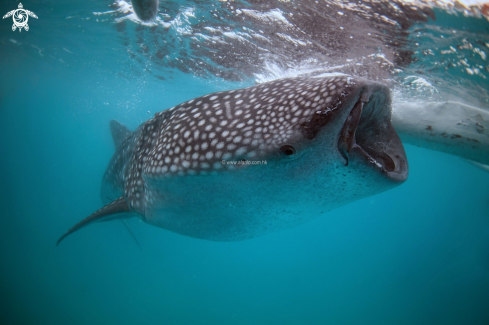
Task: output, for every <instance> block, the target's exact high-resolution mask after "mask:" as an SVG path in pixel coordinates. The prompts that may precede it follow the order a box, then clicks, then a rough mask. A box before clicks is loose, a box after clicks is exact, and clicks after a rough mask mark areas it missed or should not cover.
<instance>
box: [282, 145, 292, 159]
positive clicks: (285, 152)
mask: <svg viewBox="0 0 489 325" xmlns="http://www.w3.org/2000/svg"><path fill="white" fill-rule="evenodd" d="M280 153H281V154H282V156H284V157H291V156H293V155H295V148H294V147H292V146H289V145H288V144H286V145H284V146H281V147H280Z"/></svg>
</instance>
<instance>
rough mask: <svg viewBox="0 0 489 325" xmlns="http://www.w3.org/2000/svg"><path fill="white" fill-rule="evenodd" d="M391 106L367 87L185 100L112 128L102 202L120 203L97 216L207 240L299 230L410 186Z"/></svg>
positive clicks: (282, 86)
mask: <svg viewBox="0 0 489 325" xmlns="http://www.w3.org/2000/svg"><path fill="white" fill-rule="evenodd" d="M390 103H391V98H390V92H389V89H388V88H387V87H386V86H385V85H382V84H380V83H377V82H373V81H369V80H364V79H359V78H353V77H349V76H333V77H317V78H288V79H280V80H274V81H271V82H268V83H264V84H260V85H257V86H253V87H249V88H245V89H239V90H231V91H224V92H219V93H214V94H210V95H206V96H203V97H199V98H196V99H193V100H190V101H187V102H185V103H182V104H180V105H177V106H175V107H173V108H171V109H168V110H165V111H162V112H160V113H157V114H156V115H155V116H154V118H152V119H150V120H149V121H147V122H145V123H144V124H143V125H141V126H140V127H139V128H138V129H137V130H136V131H134V132H133V133H130V132H129V131H128V130H126V131H124V127H122V126H119V127H118V124H117V123H115V122H114V123H115V124H114V123H113V124H112V125H111V128H112V132H113V135H114V140H115V143H116V146H117V150H116V153H115V154H114V156H113V158H112V160H111V162H110V164H109V166H108V168H107V171H106V173H105V175H104V179H103V186H102V197H103V198H106V197H118V196H121V198H120V199H118V200H117V201H116V203H117V204H115V203H111V204H109V205H108V208H109V212H103V210H104V209H102V212H100V211H98V212H97V213H98V214H101V215H103V216H102V217H100V218H107V216H110V215H112V214H114V213H115V212H114V211H117V208H114V206H118V205H119V206H120V211H119V212H124V213H132V214H134V215H137V216H139V217H140V218H141V219H142V220H143V221H145V222H147V223H149V224H152V225H155V226H159V227H162V228H165V229H168V230H171V231H174V232H177V233H181V234H184V235H188V236H192V237H197V238H202V239H209V240H225V241H226V240H240V239H246V238H251V237H256V236H259V235H263V234H266V233H269V232H271V231H275V230H279V229H283V228H288V227H293V226H295V225H297V224H299V223H302V222H304V221H306V220H308V219H311V218H314V217H316V216H318V215H321V214H322V213H323V212H326V211H329V210H331V209H333V208H336V207H339V206H341V205H344V204H347V203H349V202H352V201H355V200H358V199H360V198H362V197H366V196H370V195H373V194H376V193H380V192H382V191H385V190H387V189H389V188H392V187H394V186H396V185H398V184H400V183H401V182H402V181H404V180H406V179H407V176H408V163H407V158H406V155H405V152H404V148H403V146H402V143H401V141H400V140H399V137H398V136H397V134H396V132H395V130H394V129H393V127H392V125H391V122H390V120H391V106H390ZM121 130H122V131H121ZM116 138H117V139H118V140H116ZM120 138H124V139H123V140H121V139H120ZM114 209H115V210H114ZM97 213H96V215H97ZM89 218H91V219H90V220H91V221H90V222H92V221H93V220H97V217H94V216H93V215H92V216H91V217H89ZM83 225H84V224H83ZM83 225H82V226H83ZM75 227H76V226H75ZM77 229H79V228H77ZM75 230H76V229H75ZM69 233H70V232H69ZM63 238H64V237H63Z"/></svg>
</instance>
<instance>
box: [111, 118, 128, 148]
mask: <svg viewBox="0 0 489 325" xmlns="http://www.w3.org/2000/svg"><path fill="white" fill-rule="evenodd" d="M109 125H110V133H112V139H113V140H114V146H115V148H116V149H117V148H118V147H119V145H120V144H121V142H122V141H124V140H125V139H126V138H127V137H128V136H129V135H131V131H130V130H129V129H128V128H127V127H125V126H124V125H122V124H121V123H119V122H117V121H116V120H111V121H110V123H109Z"/></svg>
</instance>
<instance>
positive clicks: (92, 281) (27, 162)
mask: <svg viewBox="0 0 489 325" xmlns="http://www.w3.org/2000/svg"><path fill="white" fill-rule="evenodd" d="M444 3H448V4H447V5H444V6H443V7H442V6H440V5H439V4H437V3H433V4H430V3H429V2H425V3H421V2H420V3H417V2H409V3H406V2H387V1H380V2H378V1H309V0H304V1H299V0H297V1H258V0H256V1H191V0H188V1H160V3H159V12H158V16H157V19H156V20H155V21H154V22H152V23H141V22H140V21H138V19H137V17H136V16H135V14H134V13H133V12H132V7H131V5H130V2H125V1H122V0H120V1H116V2H111V1H104V0H101V1H69V2H56V1H53V0H43V1H33V0H32V1H26V2H22V4H23V8H24V9H27V10H30V11H32V12H34V13H35V14H36V15H37V17H38V18H37V19H36V18H33V17H29V19H28V24H29V30H28V31H26V30H22V31H21V32H19V31H18V30H16V31H12V23H13V21H12V17H10V18H5V19H2V20H0V71H1V76H0V211H1V212H0V324H36V325H40V324H49V325H57V324H73V325H79V324H91V325H94V324H118V325H122V324H148V325H149V324H199V325H200V324H237V325H238V324H284V325H285V324H290V325H295V324H376V325H380V324H406V325H407V324H481V325H482V324H489V173H488V172H487V171H485V170H483V169H481V168H478V167H476V166H474V165H473V164H470V163H469V162H467V161H466V160H463V159H461V158H459V157H455V156H452V155H448V154H445V153H441V152H437V151H432V150H428V149H425V148H418V147H414V146H411V145H409V144H405V150H406V154H407V157H408V159H409V167H410V171H409V178H408V180H407V181H406V182H405V183H403V184H402V185H400V186H398V187H396V188H394V189H392V190H389V191H387V192H384V193H381V194H378V195H375V196H371V197H368V198H365V199H362V200H358V201H356V202H354V203H351V204H349V205H347V206H344V207H341V208H339V209H336V210H333V211H331V212H328V213H327V214H325V215H324V216H323V217H321V218H318V219H314V220H312V221H310V222H308V223H306V224H304V225H301V226H299V227H296V228H293V229H290V230H285V231H280V232H276V233H273V234H269V235H266V236H263V237H259V238H254V239H250V240H244V241H237V242H213V241H206V240H200V239H194V238H190V237H186V236H182V235H179V234H175V233H173V232H170V231H167V230H164V229H161V228H157V227H153V226H150V225H147V224H145V223H144V222H141V221H139V219H138V218H132V219H128V220H127V226H128V227H127V228H126V226H125V225H124V224H123V223H122V222H120V221H119V220H114V221H111V222H103V223H97V224H94V225H90V226H89V227H87V228H84V229H82V230H80V231H79V232H76V233H75V234H73V235H71V236H70V237H69V238H67V239H66V240H64V241H63V243H61V244H60V245H59V246H58V247H56V241H57V240H58V238H59V237H60V236H61V235H62V234H63V233H65V232H66V230H67V229H68V228H69V227H71V226H73V225H74V224H75V223H77V222H78V221H80V220H81V219H82V218H84V217H86V216H88V215H90V214H91V213H92V212H94V211H96V210H97V209H99V208H101V207H102V202H101V198H100V185H101V180H102V176H103V174H104V171H105V168H106V167H107V164H108V162H109V160H110V159H111V157H112V155H113V153H114V144H113V141H112V137H111V134H110V129H109V121H110V120H112V119H115V120H117V121H119V122H121V123H122V124H124V125H126V126H128V127H129V128H130V129H131V130H134V129H135V128H136V127H137V126H138V125H140V124H141V123H143V122H144V121H146V120H148V119H150V118H151V117H153V116H154V114H155V113H157V112H160V111H162V110H165V109H168V108H170V107H172V106H175V105H177V104H179V103H182V102H184V101H187V100H190V99H192V98H195V97H198V96H202V95H205V94H208V93H212V92H216V91H222V90H230V89H237V88H243V87H248V86H251V85H254V84H256V83H259V82H263V81H267V80H272V79H275V78H279V77H283V76H291V75H300V74H306V75H308V74H309V75H311V74H319V73H322V72H339V73H347V74H351V75H355V76H360V77H364V78H368V79H372V80H376V81H379V82H382V83H384V84H387V85H388V86H389V87H390V89H391V91H392V93H393V94H394V105H395V103H396V101H402V100H405V101H406V100H407V101H411V100H412V101H418V102H421V103H422V102H429V101H443V100H457V101H460V102H463V103H466V104H470V105H473V106H476V107H479V108H481V109H483V110H486V111H487V110H489V81H488V80H489V79H488V78H489V61H488V58H487V55H489V21H488V18H487V13H488V11H489V7H484V6H482V5H481V6H479V7H477V6H472V7H469V6H467V7H463V6H462V5H461V4H460V3H459V4H458V5H457V6H455V5H453V6H451V5H449V2H444ZM18 5H19V3H18V2H16V1H11V0H5V1H2V2H1V3H0V13H1V15H2V16H3V15H4V14H5V13H7V12H9V11H11V10H14V9H17V8H18ZM484 8H485V9H484ZM427 109H429V107H428V108H427ZM486 132H487V131H486ZM256 195H260V193H256ZM243 199H246V198H243ZM307 213H308V211H304V214H307ZM132 235H134V237H135V238H133V237H132Z"/></svg>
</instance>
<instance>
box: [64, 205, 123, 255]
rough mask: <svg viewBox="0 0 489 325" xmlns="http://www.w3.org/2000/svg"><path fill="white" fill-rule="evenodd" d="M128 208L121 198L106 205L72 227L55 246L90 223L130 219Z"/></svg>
mask: <svg viewBox="0 0 489 325" xmlns="http://www.w3.org/2000/svg"><path fill="white" fill-rule="evenodd" d="M130 212H131V211H130V210H129V206H128V205H127V202H126V200H125V199H124V197H123V196H121V197H120V198H118V199H117V200H115V201H113V202H111V203H109V204H107V205H106V206H104V207H103V208H102V209H100V210H97V211H95V212H94V213H92V214H91V215H90V216H88V217H86V218H85V219H83V220H82V221H80V222H79V223H77V224H76V225H74V226H73V227H71V228H70V229H69V230H68V231H67V232H66V233H65V234H64V235H63V236H61V237H60V238H59V239H58V241H57V242H56V246H58V245H59V243H60V242H61V241H62V240H63V239H65V237H66V236H68V235H70V234H72V233H74V232H75V231H77V230H79V229H81V228H83V227H85V226H88V225H89V224H91V223H94V222H99V221H108V220H114V219H125V218H130V217H131V216H132V215H131V214H130Z"/></svg>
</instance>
